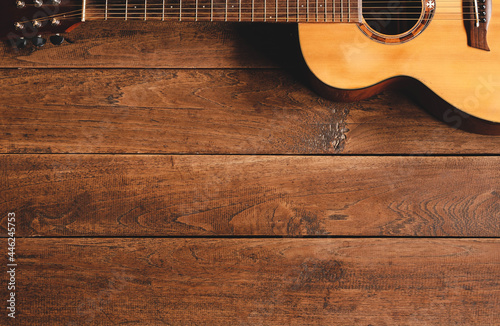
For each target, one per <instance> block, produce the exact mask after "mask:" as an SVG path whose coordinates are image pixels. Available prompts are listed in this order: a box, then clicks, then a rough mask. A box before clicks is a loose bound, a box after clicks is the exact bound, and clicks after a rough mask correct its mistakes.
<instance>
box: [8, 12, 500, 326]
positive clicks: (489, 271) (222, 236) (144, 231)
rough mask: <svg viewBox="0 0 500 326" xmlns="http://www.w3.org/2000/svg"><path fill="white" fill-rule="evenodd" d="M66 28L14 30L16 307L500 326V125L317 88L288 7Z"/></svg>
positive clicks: (227, 321) (50, 312)
mask: <svg viewBox="0 0 500 326" xmlns="http://www.w3.org/2000/svg"><path fill="white" fill-rule="evenodd" d="M66 36H67V39H68V41H69V42H66V43H65V44H64V45H62V46H60V47H56V46H54V45H51V44H47V45H46V46H45V47H43V48H41V49H36V50H34V51H33V49H24V50H20V51H19V50H13V49H11V48H9V47H8V46H7V45H5V44H4V45H3V46H2V47H1V48H0V58H1V59H0V60H1V61H0V62H1V65H0V67H1V68H0V89H1V91H0V125H1V131H0V151H1V153H2V154H1V156H0V162H1V178H0V193H1V202H0V213H1V214H2V215H1V222H2V223H1V232H2V239H3V240H2V245H1V248H4V249H3V250H4V252H5V254H7V249H6V248H7V240H6V236H7V232H6V224H7V213H8V212H15V213H16V215H17V237H18V239H17V247H16V250H17V252H16V254H17V258H18V263H19V266H18V272H17V290H16V291H17V292H16V293H17V300H18V302H17V318H16V322H17V323H18V324H19V325H28V324H29V325H42V324H43V325H85V324H89V325H90V324H92V325H114V324H127V325H396V324H397V325H447V324H449V325H452V324H453V325H499V324H500V322H499V320H500V241H499V239H498V237H499V236H500V174H499V173H498V171H499V168H500V156H499V155H500V137H493V136H482V135H476V134H470V133H466V132H463V131H460V130H457V129H454V128H452V127H450V126H447V125H445V124H443V123H441V122H439V121H437V120H435V119H434V118H432V117H431V116H430V115H429V114H427V113H426V112H425V111H424V110H423V109H422V108H420V107H418V106H416V105H415V104H413V102H412V100H410V99H409V98H407V97H405V96H404V95H401V94H398V93H384V94H381V95H379V96H377V97H375V98H372V99H370V100H366V101H363V102H359V103H350V104H343V103H334V102H330V101H328V100H326V99H323V98H320V97H319V96H317V95H316V94H315V93H314V92H313V91H311V90H310V88H309V87H308V86H307V84H306V83H305V82H304V78H302V77H301V76H302V75H301V71H302V67H303V63H302V61H301V57H300V52H299V50H298V47H297V35H296V26H294V25H259V24H256V25H248V24H207V23H200V24H192V23H164V24H154V23H142V22H135V23H129V24H122V23H106V24H101V23H86V24H84V25H83V26H82V27H80V28H78V29H76V30H75V31H74V32H73V33H71V34H69V35H66ZM5 265H6V259H5V260H4V263H2V267H3V268H5ZM3 271H4V272H2V277H1V282H2V283H1V288H0V294H1V297H2V300H3V302H5V301H4V300H6V298H7V290H6V287H7V282H8V280H7V274H6V273H5V270H3ZM2 311H3V313H2V314H1V316H0V321H1V324H7V323H12V320H8V319H7V317H6V314H7V313H6V310H5V308H2Z"/></svg>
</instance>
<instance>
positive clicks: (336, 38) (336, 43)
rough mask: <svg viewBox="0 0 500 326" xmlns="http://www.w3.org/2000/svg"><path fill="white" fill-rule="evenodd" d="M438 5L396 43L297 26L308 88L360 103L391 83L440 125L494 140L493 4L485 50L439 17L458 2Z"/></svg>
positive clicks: (498, 48) (499, 21)
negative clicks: (417, 30) (412, 33)
mask: <svg viewBox="0 0 500 326" xmlns="http://www.w3.org/2000/svg"><path fill="white" fill-rule="evenodd" d="M442 3H443V8H444V9H442V10H441V9H440V7H439V1H438V2H437V6H436V8H435V15H434V18H433V19H432V21H431V22H430V23H429V24H428V26H427V27H426V29H425V30H423V31H421V33H420V34H419V35H417V36H416V37H415V38H414V39H412V40H410V41H407V42H402V43H396V44H384V43H382V42H377V41H375V40H373V39H370V38H368V37H367V35H366V34H365V33H363V32H362V31H361V29H360V27H359V25H357V24H299V38H300V46H301V50H302V54H303V57H304V59H305V62H306V64H307V66H308V68H309V69H310V71H311V72H312V74H313V75H314V76H315V78H314V80H313V84H314V85H316V86H317V88H318V89H319V91H320V92H321V93H322V94H323V95H326V96H328V97H330V98H334V99H336V100H361V99H364V98H367V97H369V96H372V95H374V94H376V93H378V92H381V91H383V90H384V89H387V88H388V87H394V86H395V85H398V84H399V87H403V88H405V89H406V90H407V91H409V92H410V93H411V94H413V95H414V96H415V98H416V100H417V101H419V102H420V103H421V104H422V105H423V106H424V107H426V108H427V109H429V111H433V113H434V114H435V115H437V116H439V118H441V120H444V121H445V122H448V123H450V124H452V125H453V126H455V127H458V128H464V129H466V130H471V131H475V132H480V133H487V134H499V133H500V5H498V3H496V4H495V5H496V6H493V7H492V14H491V21H490V23H489V26H488V35H487V41H488V45H489V48H490V51H486V50H483V49H478V48H473V47H471V46H469V45H468V39H467V34H466V31H465V28H464V22H463V20H462V19H461V16H460V15H455V16H456V18H457V19H450V14H449V13H448V12H447V11H446V10H447V9H446V8H449V6H450V3H454V4H455V5H456V7H458V8H461V6H462V1H460V0H447V1H446V2H444V1H443V2H442ZM424 85H425V86H424ZM429 90H432V92H433V93H432V92H430V91H429ZM436 95H437V96H436ZM440 99H442V100H440ZM451 109H454V114H452V111H451ZM447 120H448V121H447Z"/></svg>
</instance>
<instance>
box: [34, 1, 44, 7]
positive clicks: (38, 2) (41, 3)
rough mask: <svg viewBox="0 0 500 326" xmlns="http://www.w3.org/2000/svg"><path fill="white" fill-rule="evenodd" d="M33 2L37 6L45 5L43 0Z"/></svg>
mask: <svg viewBox="0 0 500 326" xmlns="http://www.w3.org/2000/svg"><path fill="white" fill-rule="evenodd" d="M33 4H34V5H35V7H37V8H40V7H41V6H43V0H33Z"/></svg>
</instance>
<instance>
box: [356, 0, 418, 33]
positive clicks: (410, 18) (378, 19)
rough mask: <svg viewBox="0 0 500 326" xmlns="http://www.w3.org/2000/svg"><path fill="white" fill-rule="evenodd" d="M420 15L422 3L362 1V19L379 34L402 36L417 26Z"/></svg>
mask: <svg viewBox="0 0 500 326" xmlns="http://www.w3.org/2000/svg"><path fill="white" fill-rule="evenodd" d="M421 15H422V1H418V0H399V1H393V0H385V1H384V0H363V18H364V19H365V21H366V23H367V24H368V26H370V28H371V29H372V30H373V31H375V32H378V33H379V34H383V35H387V36H396V35H400V34H404V33H406V32H408V31H410V30H412V28H413V27H415V26H416V25H417V24H418V22H419V19H420V16H421Z"/></svg>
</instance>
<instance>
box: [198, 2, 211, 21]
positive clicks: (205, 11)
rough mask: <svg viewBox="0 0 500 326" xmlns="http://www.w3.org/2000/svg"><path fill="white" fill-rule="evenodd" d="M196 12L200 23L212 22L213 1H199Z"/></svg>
mask: <svg viewBox="0 0 500 326" xmlns="http://www.w3.org/2000/svg"><path fill="white" fill-rule="evenodd" d="M197 3H198V5H197V7H196V12H197V13H198V14H197V17H198V21H210V19H211V15H212V9H211V8H212V1H211V0H197Z"/></svg>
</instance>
